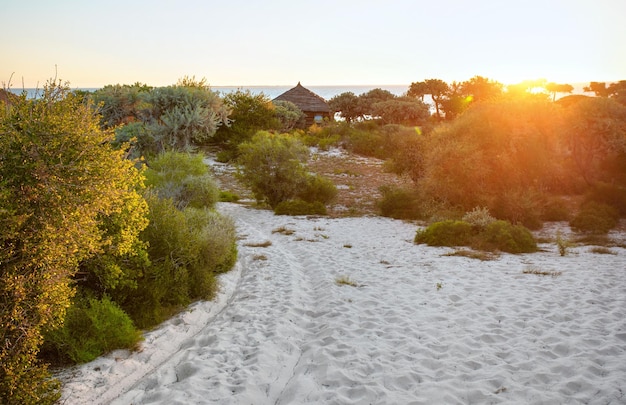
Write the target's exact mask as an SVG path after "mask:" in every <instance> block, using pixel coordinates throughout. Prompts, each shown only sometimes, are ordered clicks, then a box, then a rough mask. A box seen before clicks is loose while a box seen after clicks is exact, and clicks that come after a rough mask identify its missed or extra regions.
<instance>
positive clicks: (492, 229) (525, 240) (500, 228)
mask: <svg viewBox="0 0 626 405" xmlns="http://www.w3.org/2000/svg"><path fill="white" fill-rule="evenodd" d="M474 243H475V245H474V246H477V247H480V248H481V249H484V250H489V249H498V250H501V251H503V252H508V253H532V252H535V251H537V242H536V241H535V238H534V237H533V235H532V233H530V231H529V230H528V229H526V228H525V227H524V226H522V225H512V224H511V223H510V222H508V221H502V220H498V221H494V222H492V223H490V224H489V225H487V227H486V228H485V230H484V231H483V232H480V233H479V235H478V238H477V240H476V241H475V242H474Z"/></svg>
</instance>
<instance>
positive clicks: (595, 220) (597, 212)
mask: <svg viewBox="0 0 626 405" xmlns="http://www.w3.org/2000/svg"><path fill="white" fill-rule="evenodd" d="M618 220H619V214H618V212H617V210H616V209H615V208H613V207H611V206H610V205H607V204H603V203H598V202H593V201H592V202H589V203H586V204H584V205H583V207H582V208H581V209H580V211H579V212H578V213H576V215H574V217H573V218H572V220H571V221H570V226H571V227H572V229H574V230H575V231H578V232H588V233H607V232H608V231H610V230H611V229H613V228H614V227H615V226H616V225H617V223H618Z"/></svg>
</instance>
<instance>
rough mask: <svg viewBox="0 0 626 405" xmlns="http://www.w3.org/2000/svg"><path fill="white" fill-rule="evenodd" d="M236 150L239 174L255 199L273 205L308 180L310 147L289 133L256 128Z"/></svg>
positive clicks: (286, 198) (289, 195) (292, 196)
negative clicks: (258, 130)
mask: <svg viewBox="0 0 626 405" xmlns="http://www.w3.org/2000/svg"><path fill="white" fill-rule="evenodd" d="M239 153H240V155H239V159H238V162H239V168H240V171H239V173H238V175H239V178H240V179H241V180H242V181H243V182H244V183H246V184H247V185H248V186H249V187H250V188H251V189H252V192H253V193H254V195H255V197H256V199H257V201H264V202H267V203H268V204H269V206H270V207H272V208H275V207H276V206H277V205H278V204H279V203H280V202H282V201H285V200H289V199H292V198H294V197H295V196H296V195H297V194H298V192H299V191H300V190H301V189H302V188H303V187H305V186H306V184H307V182H308V174H307V172H306V170H305V166H304V164H305V161H306V159H307V158H308V153H309V149H308V148H307V147H306V146H304V145H303V144H302V143H301V142H300V141H298V140H297V139H295V138H293V137H291V136H290V135H288V134H282V135H272V134H270V133H267V132H259V133H257V134H256V135H255V136H254V137H253V138H252V140H251V141H250V142H245V143H242V144H241V145H239Z"/></svg>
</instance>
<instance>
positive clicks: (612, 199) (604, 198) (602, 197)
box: [585, 183, 626, 217]
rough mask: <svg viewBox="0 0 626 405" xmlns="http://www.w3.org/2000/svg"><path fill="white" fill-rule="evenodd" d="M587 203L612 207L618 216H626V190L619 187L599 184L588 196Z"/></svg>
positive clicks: (586, 197)
mask: <svg viewBox="0 0 626 405" xmlns="http://www.w3.org/2000/svg"><path fill="white" fill-rule="evenodd" d="M585 202H588V203H589V202H596V203H602V204H606V205H610V206H611V207H613V208H614V209H615V210H617V214H618V215H620V216H622V217H624V216H626V188H624V187H620V186H618V185H613V184H606V183H599V184H596V185H595V186H594V187H593V188H592V189H591V190H590V191H589V192H588V193H587V194H586V195H585Z"/></svg>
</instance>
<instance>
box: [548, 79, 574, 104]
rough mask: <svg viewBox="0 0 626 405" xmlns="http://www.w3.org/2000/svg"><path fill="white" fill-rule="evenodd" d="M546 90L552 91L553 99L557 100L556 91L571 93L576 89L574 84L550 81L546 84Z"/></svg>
mask: <svg viewBox="0 0 626 405" xmlns="http://www.w3.org/2000/svg"><path fill="white" fill-rule="evenodd" d="M546 90H548V92H549V93H552V101H556V93H571V92H572V91H574V86H572V85H571V84H557V83H554V82H550V83H548V84H546Z"/></svg>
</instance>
